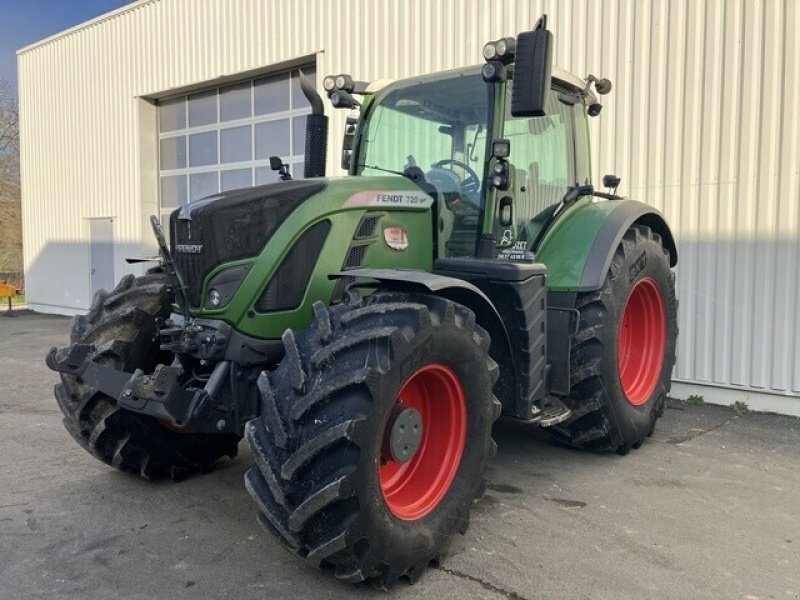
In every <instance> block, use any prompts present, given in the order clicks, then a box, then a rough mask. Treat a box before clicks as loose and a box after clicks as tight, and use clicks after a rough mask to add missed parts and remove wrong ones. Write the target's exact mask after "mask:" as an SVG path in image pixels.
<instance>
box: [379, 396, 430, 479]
mask: <svg viewBox="0 0 800 600" xmlns="http://www.w3.org/2000/svg"><path fill="white" fill-rule="evenodd" d="M386 431H387V433H388V434H389V439H388V440H386V441H387V443H386V444H385V446H386V449H387V450H388V454H389V455H390V456H391V457H392V460H394V461H395V462H398V463H400V464H404V463H407V462H409V461H410V460H411V459H412V458H414V456H416V454H417V450H419V446H420V444H421V443H422V414H421V413H420V412H419V411H418V410H417V409H416V408H412V407H410V406H403V405H402V404H398V405H396V406H395V407H394V409H392V414H391V416H390V417H389V424H388V427H387V429H386Z"/></svg>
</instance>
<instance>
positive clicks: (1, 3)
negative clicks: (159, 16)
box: [0, 0, 127, 91]
mask: <svg viewBox="0 0 800 600" xmlns="http://www.w3.org/2000/svg"><path fill="white" fill-rule="evenodd" d="M125 4H127V2H126V1H125V0H0V79H5V80H6V81H8V82H9V83H10V84H11V86H12V89H13V90H15V91H16V89H17V50H19V49H20V48H23V47H25V46H27V45H29V44H32V43H34V42H36V41H39V40H41V39H44V38H46V37H49V36H51V35H53V34H54V33H58V32H59V31H63V30H65V29H69V28H70V27H72V26H73V25H77V24H78V23H83V22H84V21H88V20H90V19H93V18H94V17H96V16H98V15H101V14H103V13H106V12H109V11H112V10H115V9H117V8H119V7H120V6H123V5H125Z"/></svg>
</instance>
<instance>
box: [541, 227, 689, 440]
mask: <svg viewBox="0 0 800 600" xmlns="http://www.w3.org/2000/svg"><path fill="white" fill-rule="evenodd" d="M677 307H678V301H677V300H676V298H675V274H674V273H673V272H672V271H671V270H670V256H669V252H668V251H667V250H666V249H665V248H664V245H663V242H662V240H661V236H659V235H658V234H657V233H655V232H654V231H653V230H652V229H650V228H649V227H647V226H645V225H634V226H632V227H631V228H630V229H628V231H627V232H625V235H624V236H623V238H622V241H621V242H620V244H619V246H618V247H617V250H616V253H615V255H614V258H613V260H612V262H611V266H610V268H609V270H608V273H607V275H606V278H605V282H604V284H603V287H602V288H601V289H600V290H597V291H596V292H589V293H585V294H580V295H579V296H578V299H577V305H576V308H577V309H578V311H579V313H580V321H579V328H578V332H577V333H576V334H575V335H574V337H573V339H572V350H571V356H570V363H571V364H570V368H571V380H570V384H571V392H570V397H569V398H568V399H566V402H567V404H568V405H569V406H570V408H571V409H572V416H571V417H570V419H569V420H567V421H566V422H564V423H562V424H560V425H557V426H555V427H552V428H550V429H548V430H547V431H549V432H550V433H551V434H552V435H554V436H555V437H556V438H557V439H559V440H561V441H563V442H566V443H568V444H571V445H573V446H578V447H581V448H585V449H588V450H596V451H613V452H617V453H618V454H627V453H628V451H630V449H631V448H638V447H639V446H641V444H642V442H643V441H644V439H645V438H647V437H649V436H650V435H652V433H653V430H654V429H655V425H656V421H657V420H658V418H659V417H660V416H661V415H662V414H663V412H664V406H665V404H666V399H667V394H668V393H669V390H670V379H671V376H672V369H673V367H674V366H675V344H676V340H677V336H678V325H677Z"/></svg>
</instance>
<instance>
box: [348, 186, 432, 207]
mask: <svg viewBox="0 0 800 600" xmlns="http://www.w3.org/2000/svg"><path fill="white" fill-rule="evenodd" d="M432 204H433V198H431V197H430V196H429V195H428V194H426V193H425V192H414V191H407V190H400V191H396V192H395V191H385V190H368V191H364V192H358V193H357V194H353V195H352V196H350V197H349V198H348V199H347V201H346V202H345V203H344V206H345V208H355V207H358V206H386V207H390V206H398V207H399V206H403V207H409V208H430V207H431V205H432Z"/></svg>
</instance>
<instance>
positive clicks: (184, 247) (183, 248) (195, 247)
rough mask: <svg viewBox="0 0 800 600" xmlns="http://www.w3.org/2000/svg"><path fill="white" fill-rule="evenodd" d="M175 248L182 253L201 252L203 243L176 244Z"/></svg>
mask: <svg viewBox="0 0 800 600" xmlns="http://www.w3.org/2000/svg"><path fill="white" fill-rule="evenodd" d="M175 250H177V251H178V252H180V253H181V254H200V253H201V252H202V251H203V244H176V245H175Z"/></svg>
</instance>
